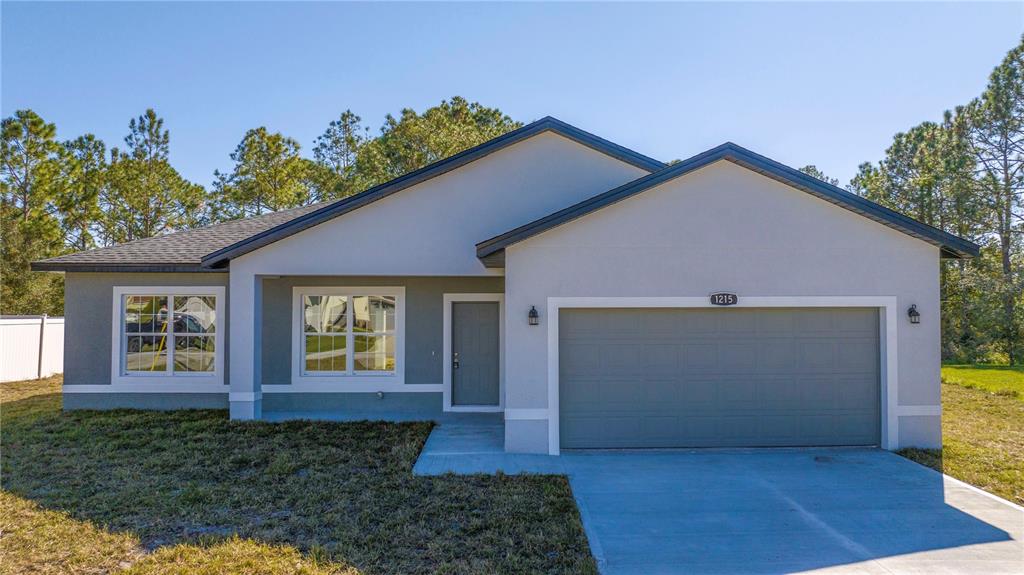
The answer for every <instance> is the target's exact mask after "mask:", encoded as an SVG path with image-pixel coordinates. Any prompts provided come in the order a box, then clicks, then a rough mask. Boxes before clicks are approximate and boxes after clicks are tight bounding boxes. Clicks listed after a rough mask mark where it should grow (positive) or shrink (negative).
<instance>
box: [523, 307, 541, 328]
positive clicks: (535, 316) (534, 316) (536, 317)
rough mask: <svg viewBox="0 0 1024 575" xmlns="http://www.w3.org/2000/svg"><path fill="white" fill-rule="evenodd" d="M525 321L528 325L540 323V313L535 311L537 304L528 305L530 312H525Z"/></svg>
mask: <svg viewBox="0 0 1024 575" xmlns="http://www.w3.org/2000/svg"><path fill="white" fill-rule="evenodd" d="M526 319H527V321H529V322H530V325H537V324H539V323H540V314H539V313H537V306H533V305H531V306H530V313H528V314H526Z"/></svg>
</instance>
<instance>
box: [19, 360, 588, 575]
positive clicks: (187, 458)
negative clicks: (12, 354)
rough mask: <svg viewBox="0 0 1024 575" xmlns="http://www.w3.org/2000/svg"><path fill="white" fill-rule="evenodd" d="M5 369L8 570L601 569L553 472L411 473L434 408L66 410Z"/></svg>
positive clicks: (48, 388)
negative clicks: (407, 414) (332, 413)
mask: <svg viewBox="0 0 1024 575" xmlns="http://www.w3.org/2000/svg"><path fill="white" fill-rule="evenodd" d="M59 384H60V378H51V379H50V380H44V381H42V382H21V383H14V384H2V385H0V403H2V405H0V417H2V421H3V435H2V438H0V439H2V450H3V460H2V473H3V491H2V492H0V573H108V572H116V571H120V570H122V569H127V570H128V572H130V573H139V574H152V573H156V574H163V573H181V572H188V573H210V574H212V573H218V574H219V573H261V574H263V573H266V574H277V573H308V574H314V575H319V574H321V573H342V574H346V575H348V574H354V573H483V572H486V573H526V572H534V573H594V572H596V567H595V564H594V561H593V559H592V557H591V556H590V552H589V549H588V547H587V542H586V538H585V536H584V534H583V529H582V526H581V523H580V519H579V515H578V513H577V510H576V507H575V503H574V502H573V498H572V494H571V492H570V490H569V485H568V482H567V481H566V479H565V478H564V477H557V476H501V475H499V476H483V475H481V476H471V477H456V476H443V477H413V475H412V473H411V469H412V465H413V463H414V462H415V460H416V457H417V455H418V454H419V451H420V449H421V447H422V446H423V443H424V441H425V440H426V437H427V434H428V433H429V432H430V428H431V424H429V423H368V422H360V423H327V422H302V421H296V422H287V423H278V424H271V423H265V422H232V421H229V420H228V419H227V415H226V413H225V412H223V411H200V410H188V411H176V412H146V411H130V410H116V411H106V412H97V411H75V412H68V413H63V412H61V410H60V395H59Z"/></svg>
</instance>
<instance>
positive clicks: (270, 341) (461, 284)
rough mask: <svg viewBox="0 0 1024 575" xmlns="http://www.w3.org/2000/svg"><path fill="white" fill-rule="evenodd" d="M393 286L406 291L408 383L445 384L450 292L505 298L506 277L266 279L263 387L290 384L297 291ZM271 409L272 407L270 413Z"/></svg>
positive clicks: (317, 277)
mask: <svg viewBox="0 0 1024 575" xmlns="http://www.w3.org/2000/svg"><path fill="white" fill-rule="evenodd" d="M297 286H334V287H346V286H393V287H399V286H401V287H404V288H405V298H406V300H405V338H406V339H405V383H406V385H416V384H424V383H426V384H439V383H441V378H442V375H441V372H442V368H443V364H442V357H441V355H442V349H441V348H442V345H443V343H444V306H443V297H444V294H445V293H502V291H503V290H504V289H505V278H502V277H392V278H387V277H361V276H287V277H281V278H278V279H264V280H263V346H262V360H261V362H262V373H263V380H262V382H261V383H262V384H264V385H266V384H290V383H291V373H292V372H291V369H292V368H291V365H292V330H294V329H295V328H296V326H295V325H294V321H293V318H292V288H295V287H297ZM268 409H269V408H268Z"/></svg>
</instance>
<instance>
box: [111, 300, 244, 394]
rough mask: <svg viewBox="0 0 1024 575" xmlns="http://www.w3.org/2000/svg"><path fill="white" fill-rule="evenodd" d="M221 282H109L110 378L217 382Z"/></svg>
mask: <svg viewBox="0 0 1024 575" xmlns="http://www.w3.org/2000/svg"><path fill="white" fill-rule="evenodd" d="M223 310H224V288H223V287H221V286H209V287H193V286H128V287H126V286H117V287H115V288H114V301H113V317H112V324H113V330H112V332H113V336H112V340H111V343H112V345H111V349H112V352H113V353H112V356H113V357H112V358H111V379H112V383H114V384H133V383H149V382H152V383H164V384H166V383H169V382H171V381H175V382H177V383H175V384H174V385H177V384H187V385H192V384H197V385H202V384H220V383H223V372H224V351H223V349H224V340H223V332H224V327H225V326H224V325H223V318H224V311H223Z"/></svg>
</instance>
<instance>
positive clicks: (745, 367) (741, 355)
mask: <svg viewBox="0 0 1024 575" xmlns="http://www.w3.org/2000/svg"><path fill="white" fill-rule="evenodd" d="M718 360H719V366H718V368H719V369H720V370H721V373H751V372H753V371H755V370H756V368H757V340H753V339H750V340H744V339H740V340H736V341H735V343H733V345H729V346H718Z"/></svg>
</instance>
